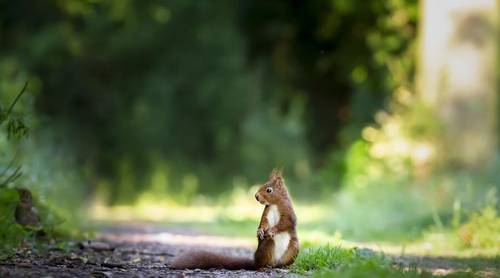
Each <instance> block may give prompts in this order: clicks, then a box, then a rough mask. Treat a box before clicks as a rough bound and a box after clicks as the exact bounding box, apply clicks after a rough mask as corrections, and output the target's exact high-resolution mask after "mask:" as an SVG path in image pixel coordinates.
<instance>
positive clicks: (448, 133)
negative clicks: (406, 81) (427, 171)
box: [418, 0, 499, 168]
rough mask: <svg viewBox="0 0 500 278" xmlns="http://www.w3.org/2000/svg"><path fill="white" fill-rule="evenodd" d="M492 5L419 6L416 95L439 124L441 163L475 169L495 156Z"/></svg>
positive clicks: (449, 2) (480, 0) (475, 0)
mask: <svg viewBox="0 0 500 278" xmlns="http://www.w3.org/2000/svg"><path fill="white" fill-rule="evenodd" d="M498 12H499V9H498V1H497V0H423V1H422V2H421V16H422V20H421V26H420V30H421V37H420V40H421V41H420V53H419V54H420V57H419V67H418V94H419V95H420V97H421V98H422V100H423V101H424V102H425V103H427V104H428V105H430V106H431V107H434V108H435V109H436V111H437V113H438V115H439V117H440V120H441V122H442V123H443V126H444V130H443V135H444V136H443V143H444V144H443V146H445V147H444V148H445V149H444V151H443V154H444V155H445V157H444V159H445V160H446V161H447V162H448V163H451V164H452V165H457V166H464V167H474V168H475V167H481V166H482V165H484V163H486V162H487V161H488V160H490V159H491V158H492V157H493V155H494V154H495V152H496V143H497V141H496V135H497V134H496V122H497V117H498V116H497V106H498V102H497V93H498V91H497V80H496V77H497V72H496V66H497V64H498V60H497V51H498V48H497V44H498V39H497V38H498V36H497V34H498V30H497V26H498Z"/></svg>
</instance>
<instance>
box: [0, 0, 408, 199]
mask: <svg viewBox="0 0 500 278" xmlns="http://www.w3.org/2000/svg"><path fill="white" fill-rule="evenodd" d="M416 6H417V4H416V1H373V2H371V3H370V4H369V5H366V4H365V3H364V2H363V1H341V2H337V1H307V2H301V1H297V2H289V1H273V2H272V3H270V2H268V1H252V2H247V1H217V2H213V3H205V2H199V1H188V2H186V1H175V0H169V1H166V0H165V1H160V0H148V1H140V2H139V1H121V0H119V1H118V0H117V1H81V0H68V1H45V2H43V3H42V2H36V3H32V2H31V1H16V2H9V1H5V2H2V3H1V6H0V8H1V9H0V10H1V11H2V12H1V16H0V20H1V22H0V32H1V34H2V35H1V37H0V40H1V42H2V43H1V46H0V53H2V55H3V56H5V57H6V58H8V60H10V61H12V62H11V64H13V65H15V67H16V68H18V69H19V70H23V71H27V72H29V73H30V74H32V75H34V78H33V79H34V81H33V83H35V86H36V87H37V88H39V90H38V91H39V92H38V94H37V96H36V99H35V107H36V112H37V117H38V118H39V119H40V120H41V121H43V125H50V126H57V127H60V129H58V132H59V131H60V132H62V133H64V134H65V135H64V136H62V139H61V140H65V141H66V142H68V144H70V145H72V146H73V151H74V152H76V154H77V155H78V161H80V162H81V163H82V164H83V165H85V166H86V167H88V174H89V176H88V178H89V179H90V181H91V182H90V185H91V188H90V191H93V190H96V188H98V187H99V186H103V187H105V188H106V189H107V190H108V191H109V194H108V196H110V198H111V201H112V202H122V203H124V202H130V201H131V200H133V198H134V193H137V192H140V191H143V190H148V189H150V188H151V187H154V186H153V185H150V184H151V181H150V180H151V179H152V176H153V175H154V174H153V172H154V171H155V169H158V167H163V168H164V169H168V173H169V175H168V179H170V181H169V182H170V183H171V184H179V183H182V181H183V180H185V179H186V177H188V176H189V175H194V176H195V177H196V179H197V180H198V181H199V182H198V185H197V187H196V190H195V191H196V192H198V193H202V194H210V195H212V194H214V193H217V192H222V191H224V190H227V189H229V188H231V186H233V184H234V179H235V178H236V179H241V177H245V178H246V179H248V180H247V181H246V183H255V182H261V181H262V180H263V179H264V178H265V176H266V173H267V172H268V171H269V169H271V168H273V167H276V166H282V167H284V168H285V169H286V171H287V173H288V176H289V177H290V179H291V180H293V181H294V183H292V184H297V186H296V190H297V191H299V192H300V193H307V194H301V195H304V196H311V195H313V196H318V195H320V194H321V193H323V192H324V191H325V189H328V188H330V191H331V190H333V189H334V188H336V187H338V186H339V184H340V178H339V177H341V176H342V175H343V172H342V171H341V170H342V169H343V168H342V167H343V166H342V162H341V161H340V160H342V154H339V155H330V153H331V150H332V149H337V148H338V147H342V146H343V147H345V146H347V145H348V144H350V143H351V142H352V141H353V140H354V139H356V138H357V136H358V133H359V130H360V128H361V127H363V126H364V125H365V124H366V123H368V122H371V121H372V115H373V112H374V111H376V109H379V108H380V107H382V106H383V104H384V101H385V99H387V98H388V97H389V96H390V92H391V91H392V88H393V87H394V86H395V82H394V76H393V75H394V74H392V72H394V71H396V72H400V71H405V72H412V71H413V63H414V59H413V57H412V55H408V52H411V51H412V45H413V38H414V36H415V29H416V21H417V8H416ZM27 7H29V8H27ZM407 76H411V74H408V75H407ZM331 157H336V158H335V159H334V160H335V161H333V162H332V163H333V164H334V165H337V166H332V167H335V169H333V170H334V172H333V174H331V172H332V171H329V170H328V171H324V173H325V174H324V175H323V174H322V175H321V176H324V178H316V177H314V178H313V175H312V174H311V173H312V172H313V171H316V170H317V169H323V168H322V166H323V165H325V163H326V162H327V161H329V160H327V159H326V158H331ZM157 163H160V165H163V166H157V165H156V164H157ZM124 167H125V168H126V170H124ZM327 167H328V166H327ZM337 171H338V172H337ZM125 172H126V175H125V176H122V175H124V174H125ZM314 179H315V180H314ZM125 180H126V182H121V181H125ZM127 182H128V183H130V184H131V185H127V184H126V183H127ZM111 184H112V186H110V185H111ZM131 186H132V188H133V190H130V189H132V188H130V187H131ZM170 191H172V192H170V193H172V194H176V192H177V190H174V189H173V188H172V189H171V190H170ZM124 192H129V193H130V194H129V196H123V195H124Z"/></svg>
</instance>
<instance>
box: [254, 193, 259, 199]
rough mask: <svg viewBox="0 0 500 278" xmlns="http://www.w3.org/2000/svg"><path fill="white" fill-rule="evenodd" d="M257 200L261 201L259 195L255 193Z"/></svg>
mask: <svg viewBox="0 0 500 278" xmlns="http://www.w3.org/2000/svg"><path fill="white" fill-rule="evenodd" d="M255 199H256V200H257V201H259V193H255Z"/></svg>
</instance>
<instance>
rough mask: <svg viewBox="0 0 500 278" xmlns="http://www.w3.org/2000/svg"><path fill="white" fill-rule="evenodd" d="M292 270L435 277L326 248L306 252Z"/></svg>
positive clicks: (380, 258)
mask: <svg viewBox="0 0 500 278" xmlns="http://www.w3.org/2000/svg"><path fill="white" fill-rule="evenodd" d="M291 269H292V271H294V272H296V273H299V274H309V275H312V277H434V276H433V275H432V274H431V273H429V272H426V271H422V270H420V269H419V268H418V267H417V265H412V266H410V267H403V266H400V265H397V264H396V263H395V262H394V261H393V260H392V259H391V258H390V257H388V256H385V255H384V254H379V253H375V252H373V251H371V250H368V249H356V248H342V247H340V246H333V247H332V246H329V245H326V246H321V247H317V248H309V249H306V250H305V251H303V252H302V253H301V254H300V255H299V257H298V258H297V260H296V262H295V264H293V266H292V267H291ZM450 276H451V277H473V273H465V272H456V273H453V274H450Z"/></svg>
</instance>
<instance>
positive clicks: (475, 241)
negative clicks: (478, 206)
mask: <svg viewBox="0 0 500 278" xmlns="http://www.w3.org/2000/svg"><path fill="white" fill-rule="evenodd" d="M457 233H458V236H459V238H460V241H461V243H462V244H463V245H464V246H465V247H469V248H488V247H493V246H500V217H499V216H498V213H497V210H496V208H495V207H492V206H488V207H486V208H484V209H483V210H481V211H480V212H475V213H472V214H471V216H470V218H469V220H468V221H467V222H466V223H465V224H463V225H462V226H461V227H460V228H459V229H458V231H457Z"/></svg>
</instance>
